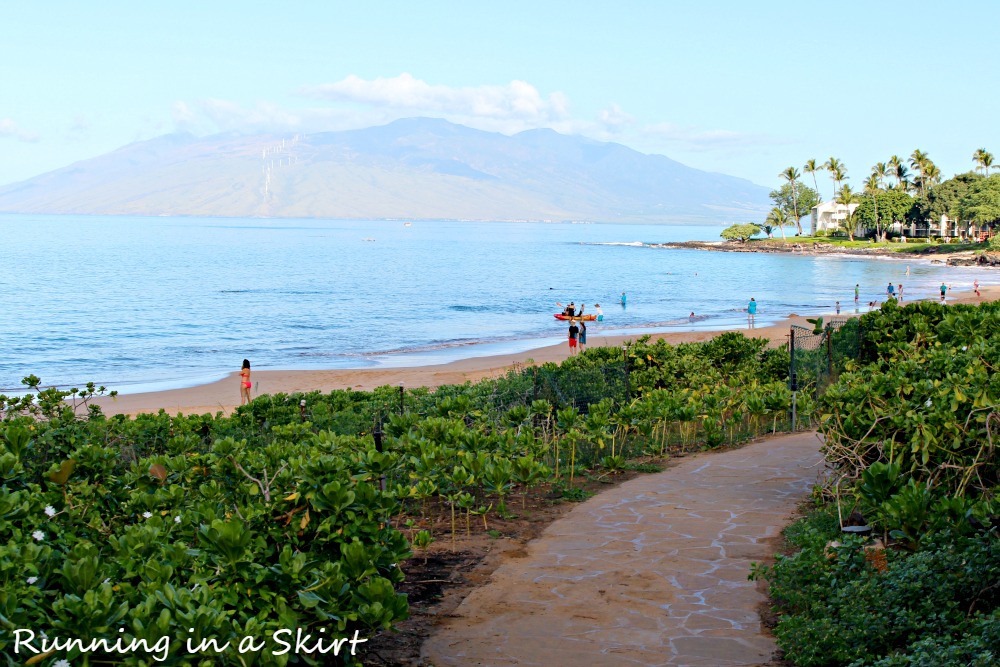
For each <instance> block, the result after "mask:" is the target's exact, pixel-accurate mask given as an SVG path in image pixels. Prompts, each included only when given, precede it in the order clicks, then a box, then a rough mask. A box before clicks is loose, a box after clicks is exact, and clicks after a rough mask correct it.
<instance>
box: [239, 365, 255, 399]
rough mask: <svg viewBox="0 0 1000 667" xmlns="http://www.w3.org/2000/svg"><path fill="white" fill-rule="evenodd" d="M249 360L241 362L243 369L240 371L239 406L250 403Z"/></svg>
mask: <svg viewBox="0 0 1000 667" xmlns="http://www.w3.org/2000/svg"><path fill="white" fill-rule="evenodd" d="M251 386H253V385H251V384H250V360H249V359H244V360H243V368H241V369H240V405H246V404H247V403H249V402H250V387H251Z"/></svg>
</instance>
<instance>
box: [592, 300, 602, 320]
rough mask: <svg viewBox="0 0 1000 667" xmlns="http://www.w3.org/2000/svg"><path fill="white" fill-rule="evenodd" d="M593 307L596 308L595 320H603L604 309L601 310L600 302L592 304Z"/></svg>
mask: <svg viewBox="0 0 1000 667" xmlns="http://www.w3.org/2000/svg"><path fill="white" fill-rule="evenodd" d="M594 308H596V309H597V321H598V322H603V321H604V311H603V310H601V304H599V303H595V304H594Z"/></svg>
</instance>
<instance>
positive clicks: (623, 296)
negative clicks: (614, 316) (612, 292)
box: [622, 292, 625, 308]
mask: <svg viewBox="0 0 1000 667" xmlns="http://www.w3.org/2000/svg"><path fill="white" fill-rule="evenodd" d="M624 307H625V292H622V308H624Z"/></svg>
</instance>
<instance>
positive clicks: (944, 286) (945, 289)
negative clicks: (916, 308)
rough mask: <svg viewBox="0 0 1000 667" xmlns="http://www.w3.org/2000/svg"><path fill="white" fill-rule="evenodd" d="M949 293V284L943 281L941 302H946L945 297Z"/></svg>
mask: <svg viewBox="0 0 1000 667" xmlns="http://www.w3.org/2000/svg"><path fill="white" fill-rule="evenodd" d="M946 294H948V286H947V285H945V284H944V283H943V282H942V283H941V303H944V297H945V295H946Z"/></svg>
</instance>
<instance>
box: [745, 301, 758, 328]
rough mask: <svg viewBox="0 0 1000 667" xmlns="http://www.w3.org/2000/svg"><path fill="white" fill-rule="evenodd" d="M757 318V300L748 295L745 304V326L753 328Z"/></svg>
mask: <svg viewBox="0 0 1000 667" xmlns="http://www.w3.org/2000/svg"><path fill="white" fill-rule="evenodd" d="M756 319H757V302H756V301H754V300H753V297H750V303H748V304H747V325H748V326H747V328H748V329H753V328H754V325H755V324H756V322H755V320H756Z"/></svg>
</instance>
